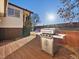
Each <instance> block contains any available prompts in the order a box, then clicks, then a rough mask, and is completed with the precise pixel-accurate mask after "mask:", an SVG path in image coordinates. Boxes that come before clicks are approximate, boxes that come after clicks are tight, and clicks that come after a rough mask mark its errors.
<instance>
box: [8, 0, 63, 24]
mask: <svg viewBox="0 0 79 59" xmlns="http://www.w3.org/2000/svg"><path fill="white" fill-rule="evenodd" d="M9 2H11V3H13V4H16V5H18V6H20V7H23V8H26V9H28V10H31V11H33V12H35V13H37V14H38V15H39V17H40V23H39V24H40V25H41V24H43V25H46V24H56V23H62V22H63V20H60V19H59V17H58V15H57V9H58V8H59V7H60V2H59V0H9ZM47 14H48V15H50V14H53V15H54V16H55V17H54V19H53V20H49V19H47V17H48V16H47Z"/></svg>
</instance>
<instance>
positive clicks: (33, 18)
mask: <svg viewBox="0 0 79 59" xmlns="http://www.w3.org/2000/svg"><path fill="white" fill-rule="evenodd" d="M31 22H32V30H34V27H35V25H36V24H37V23H38V22H39V15H38V14H36V13H33V14H31Z"/></svg>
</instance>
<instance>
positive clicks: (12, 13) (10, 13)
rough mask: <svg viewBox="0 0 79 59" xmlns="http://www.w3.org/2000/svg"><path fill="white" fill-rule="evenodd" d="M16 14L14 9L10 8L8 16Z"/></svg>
mask: <svg viewBox="0 0 79 59" xmlns="http://www.w3.org/2000/svg"><path fill="white" fill-rule="evenodd" d="M13 15H14V9H12V8H8V16H13Z"/></svg>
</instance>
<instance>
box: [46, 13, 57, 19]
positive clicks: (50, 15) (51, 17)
mask: <svg viewBox="0 0 79 59" xmlns="http://www.w3.org/2000/svg"><path fill="white" fill-rule="evenodd" d="M46 17H47V20H55V18H56V17H55V15H54V14H47V16H46Z"/></svg>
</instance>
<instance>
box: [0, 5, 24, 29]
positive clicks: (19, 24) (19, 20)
mask: <svg viewBox="0 0 79 59" xmlns="http://www.w3.org/2000/svg"><path fill="white" fill-rule="evenodd" d="M8 7H10V8H13V9H17V10H20V17H13V16H8ZM8 7H7V12H6V17H4V18H3V20H2V22H1V23H0V28H23V10H22V9H19V8H17V7H14V6H12V5H8Z"/></svg>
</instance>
